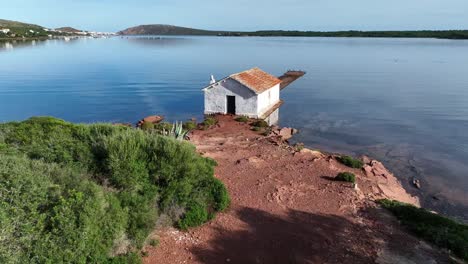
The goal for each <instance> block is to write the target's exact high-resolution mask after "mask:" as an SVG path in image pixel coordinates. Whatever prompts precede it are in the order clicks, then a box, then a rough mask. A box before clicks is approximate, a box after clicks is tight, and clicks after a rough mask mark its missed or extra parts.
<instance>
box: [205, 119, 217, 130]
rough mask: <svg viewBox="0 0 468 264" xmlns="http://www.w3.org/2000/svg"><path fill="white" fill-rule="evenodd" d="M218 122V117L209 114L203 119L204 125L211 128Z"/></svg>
mask: <svg viewBox="0 0 468 264" xmlns="http://www.w3.org/2000/svg"><path fill="white" fill-rule="evenodd" d="M217 123H218V120H216V118H214V117H211V116H209V117H207V118H205V120H204V121H203V126H205V127H206V128H210V127H212V126H214V125H216V124H217Z"/></svg>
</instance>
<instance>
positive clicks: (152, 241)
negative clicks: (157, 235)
mask: <svg viewBox="0 0 468 264" xmlns="http://www.w3.org/2000/svg"><path fill="white" fill-rule="evenodd" d="M149 244H150V246H152V247H157V246H158V245H159V240H157V239H151V240H150V242H149Z"/></svg>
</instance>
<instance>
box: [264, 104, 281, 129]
mask: <svg viewBox="0 0 468 264" xmlns="http://www.w3.org/2000/svg"><path fill="white" fill-rule="evenodd" d="M265 121H266V122H267V123H268V124H269V125H270V126H273V125H278V123H279V108H278V109H276V110H275V111H274V112H273V113H271V115H270V116H269V117H267V118H266V119H265Z"/></svg>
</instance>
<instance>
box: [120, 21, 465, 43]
mask: <svg viewBox="0 0 468 264" xmlns="http://www.w3.org/2000/svg"><path fill="white" fill-rule="evenodd" d="M117 34H119V35H196V36H239V37H254V36H259V37H349V38H351V37H353V38H440V39H468V30H412V31H358V30H349V31H298V30H289V31H287V30H260V31H217V30H203V29H195V28H188V27H178V26H173V25H162V24H154V25H141V26H136V27H131V28H127V29H125V30H122V31H119V32H118V33H117Z"/></svg>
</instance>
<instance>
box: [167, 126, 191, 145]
mask: <svg viewBox="0 0 468 264" xmlns="http://www.w3.org/2000/svg"><path fill="white" fill-rule="evenodd" d="M183 125H184V124H183V123H182V122H180V123H179V122H177V121H176V122H175V123H174V124H173V125H172V128H171V129H170V130H167V131H166V130H165V129H163V135H165V136H168V137H172V138H175V139H177V140H179V141H182V140H185V139H186V138H187V134H188V133H189V132H188V131H187V130H184V128H183Z"/></svg>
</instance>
